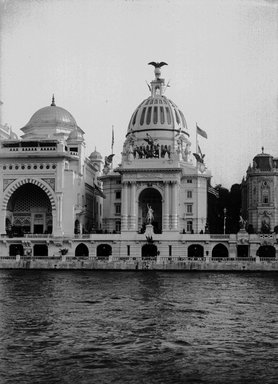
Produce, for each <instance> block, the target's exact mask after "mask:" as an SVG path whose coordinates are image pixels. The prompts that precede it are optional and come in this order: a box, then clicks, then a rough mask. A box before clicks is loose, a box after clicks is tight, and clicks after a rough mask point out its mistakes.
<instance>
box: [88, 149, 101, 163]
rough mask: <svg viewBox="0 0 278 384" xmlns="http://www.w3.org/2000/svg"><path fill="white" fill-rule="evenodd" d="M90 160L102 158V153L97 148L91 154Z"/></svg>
mask: <svg viewBox="0 0 278 384" xmlns="http://www.w3.org/2000/svg"><path fill="white" fill-rule="evenodd" d="M89 159H90V160H102V156H101V154H100V153H99V152H98V151H97V150H96V149H95V150H94V152H92V153H91V154H90V156H89Z"/></svg>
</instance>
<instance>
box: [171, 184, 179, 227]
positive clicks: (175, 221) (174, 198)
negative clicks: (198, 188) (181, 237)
mask: <svg viewBox="0 0 278 384" xmlns="http://www.w3.org/2000/svg"><path fill="white" fill-rule="evenodd" d="M177 191H178V183H177V182H173V184H172V230H174V231H176V230H177V229H178V201H177V200H178V199H177Z"/></svg>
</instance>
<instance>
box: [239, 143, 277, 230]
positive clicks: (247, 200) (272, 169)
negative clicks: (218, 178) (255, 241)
mask: <svg viewBox="0 0 278 384" xmlns="http://www.w3.org/2000/svg"><path fill="white" fill-rule="evenodd" d="M277 190H278V158H274V157H273V156H271V155H268V154H266V153H264V149H263V148H262V153H260V154H258V155H257V156H255V157H254V159H253V165H252V166H251V165H250V166H249V168H248V170H247V174H246V179H243V181H242V215H243V218H244V219H246V220H247V226H249V229H252V231H255V232H257V233H270V232H273V231H274V228H275V226H277V225H278V193H277Z"/></svg>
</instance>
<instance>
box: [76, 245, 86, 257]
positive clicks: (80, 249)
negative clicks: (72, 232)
mask: <svg viewBox="0 0 278 384" xmlns="http://www.w3.org/2000/svg"><path fill="white" fill-rule="evenodd" d="M75 256H83V257H88V256H89V249H88V247H87V245H85V244H83V243H81V244H78V246H77V247H76V248H75Z"/></svg>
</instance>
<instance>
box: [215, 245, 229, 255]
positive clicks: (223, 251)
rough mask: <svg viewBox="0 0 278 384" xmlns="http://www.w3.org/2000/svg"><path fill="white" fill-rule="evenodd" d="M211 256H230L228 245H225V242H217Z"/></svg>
mask: <svg viewBox="0 0 278 384" xmlns="http://www.w3.org/2000/svg"><path fill="white" fill-rule="evenodd" d="M211 257H212V258H214V257H229V252H228V249H227V247H225V245H224V244H216V245H215V247H213V250H212V253H211Z"/></svg>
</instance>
